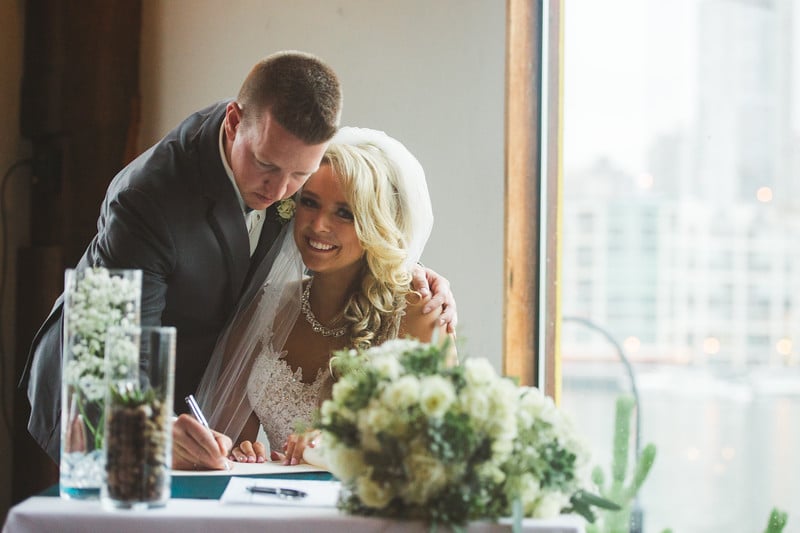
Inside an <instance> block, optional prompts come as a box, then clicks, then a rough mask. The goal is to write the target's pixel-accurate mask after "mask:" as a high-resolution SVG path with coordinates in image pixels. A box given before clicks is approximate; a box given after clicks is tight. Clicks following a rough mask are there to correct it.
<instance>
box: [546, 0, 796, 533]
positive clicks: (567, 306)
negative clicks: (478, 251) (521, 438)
mask: <svg viewBox="0 0 800 533" xmlns="http://www.w3.org/2000/svg"><path fill="white" fill-rule="evenodd" d="M563 15H564V46H565V49H564V57H565V60H564V102H563V111H564V132H563V140H564V144H563V210H562V213H563V224H562V227H563V262H562V263H563V265H569V264H578V265H580V278H578V277H576V276H572V277H569V276H563V277H562V278H561V279H562V280H563V283H562V295H563V296H562V312H563V315H564V321H563V327H562V330H563V331H562V335H561V355H562V366H561V368H562V383H563V389H562V405H563V407H564V408H565V409H567V410H568V411H570V412H571V413H572V414H573V417H574V418H575V420H576V422H577V424H578V425H579V426H581V427H582V428H583V429H584V434H585V435H586V437H587V440H588V441H589V442H591V444H592V447H593V449H594V452H595V457H594V458H595V463H596V464H598V465H599V466H601V467H602V468H603V469H604V471H605V473H606V476H607V477H608V476H609V475H610V473H609V466H610V462H611V453H612V451H611V448H612V438H613V435H612V432H613V423H614V404H615V399H616V398H617V397H618V396H619V395H620V394H626V393H630V391H631V384H630V383H629V380H628V379H627V377H626V373H625V372H624V371H623V364H622V362H621V361H620V357H619V356H618V355H616V354H615V351H614V349H613V346H611V344H610V343H609V341H608V339H607V338H605V337H604V336H603V335H601V334H598V333H597V331H596V330H593V329H591V328H589V327H587V325H586V323H584V322H581V321H580V320H575V319H573V318H572V317H575V316H580V317H581V318H582V319H586V320H589V321H590V322H591V324H593V325H594V326H597V327H599V328H601V329H602V330H603V331H605V332H607V333H608V334H610V335H611V337H612V338H613V339H615V341H616V342H618V343H619V345H620V346H621V348H622V356H623V357H625V359H626V360H628V361H630V363H631V367H632V370H633V376H634V378H633V379H634V380H635V383H636V386H637V390H638V396H639V401H640V416H641V423H642V425H641V445H642V446H643V445H644V444H645V443H648V442H652V443H654V444H655V445H656V447H657V450H658V452H657V457H656V461H655V464H654V466H653V469H652V471H651V473H650V475H649V477H648V479H647V481H646V482H645V484H644V487H643V488H642V490H641V491H640V494H639V504H640V506H641V509H642V513H643V526H644V527H643V531H645V532H658V531H661V530H663V529H664V528H672V529H673V530H674V531H676V532H678V531H680V532H682V533H686V532H698V533H699V532H703V533H722V532H726V533H727V532H729V531H763V530H764V529H765V527H766V524H767V518H768V516H769V512H770V510H771V509H772V508H773V507H779V508H781V509H783V510H785V511H787V512H789V525H788V528H787V531H789V530H791V531H800V452H799V451H798V450H800V348H799V347H800V306H798V305H795V304H794V300H795V299H797V298H800V269H798V268H793V266H794V265H797V264H800V246H798V245H797V239H798V235H800V178H798V176H800V156H798V155H797V154H798V153H800V152H798V150H797V149H796V147H797V146H798V145H800V60H798V58H800V0H758V1H756V0H750V1H742V0H679V1H677V2H663V1H661V0H609V1H607V2H597V1H596V0H570V2H567V3H565V10H564V14H563ZM587 206H591V213H592V217H591V219H589V220H590V222H589V220H587V218H586V217H585V216H582V215H581V213H585V212H586V209H587ZM587 249H591V250H595V252H596V253H593V254H589V253H587V252H585V250H587ZM588 293H591V300H589V297H588V296H587V294H588ZM589 303H591V305H589Z"/></svg>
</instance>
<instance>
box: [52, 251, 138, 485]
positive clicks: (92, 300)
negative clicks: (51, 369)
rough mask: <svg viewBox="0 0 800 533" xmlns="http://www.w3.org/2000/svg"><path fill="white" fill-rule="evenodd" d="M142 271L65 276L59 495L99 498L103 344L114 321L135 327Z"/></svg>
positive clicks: (91, 270)
mask: <svg viewBox="0 0 800 533" xmlns="http://www.w3.org/2000/svg"><path fill="white" fill-rule="evenodd" d="M141 294H142V272H141V270H114V269H106V268H103V267H91V268H81V269H69V270H67V271H66V273H65V276H64V341H63V346H62V366H61V461H60V473H59V487H60V494H61V496H62V497H63V498H69V499H73V498H74V499H87V498H97V497H98V496H99V494H100V487H101V486H102V483H103V476H104V467H103V463H104V455H103V431H104V421H103V417H104V414H105V409H104V403H105V397H106V377H105V362H104V357H105V343H106V334H107V332H108V329H109V328H110V327H112V326H138V325H139V320H140V307H141Z"/></svg>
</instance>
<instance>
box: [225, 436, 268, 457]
mask: <svg viewBox="0 0 800 533" xmlns="http://www.w3.org/2000/svg"><path fill="white" fill-rule="evenodd" d="M266 456H267V452H266V449H265V448H264V445H263V444H262V443H260V442H250V441H249V440H243V441H242V442H240V443H239V444H238V445H237V446H236V447H235V448H234V449H233V450H231V455H230V459H231V461H236V462H238V463H263V462H264V461H266V460H267V457H266Z"/></svg>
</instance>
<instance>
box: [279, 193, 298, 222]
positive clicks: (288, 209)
mask: <svg viewBox="0 0 800 533" xmlns="http://www.w3.org/2000/svg"><path fill="white" fill-rule="evenodd" d="M296 207H297V205H296V204H295V202H294V198H291V197H289V198H284V199H283V200H281V201H280V202H278V220H279V221H280V223H281V224H286V223H287V222H289V221H290V220H291V219H292V217H293V216H294V210H295V208H296Z"/></svg>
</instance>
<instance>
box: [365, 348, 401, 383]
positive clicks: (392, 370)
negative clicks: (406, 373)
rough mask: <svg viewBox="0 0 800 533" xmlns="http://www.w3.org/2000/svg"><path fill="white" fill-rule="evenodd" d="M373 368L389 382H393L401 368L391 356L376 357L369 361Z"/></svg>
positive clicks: (395, 358)
mask: <svg viewBox="0 0 800 533" xmlns="http://www.w3.org/2000/svg"><path fill="white" fill-rule="evenodd" d="M371 362H372V366H373V368H375V370H377V371H378V373H379V374H380V375H381V376H383V377H384V378H386V379H388V380H389V381H394V380H395V379H397V378H398V377H399V376H400V373H401V372H402V371H403V367H402V366H401V365H400V362H399V361H398V360H397V357H395V356H394V355H392V354H383V355H378V356H376V357H374V358H372V360H371Z"/></svg>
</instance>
